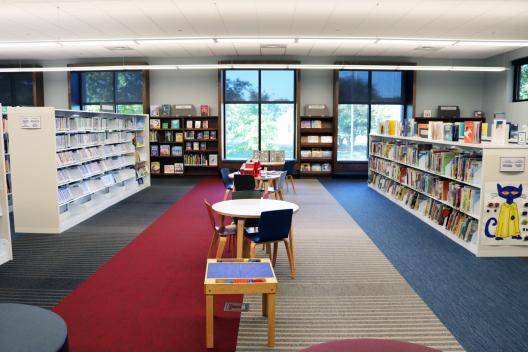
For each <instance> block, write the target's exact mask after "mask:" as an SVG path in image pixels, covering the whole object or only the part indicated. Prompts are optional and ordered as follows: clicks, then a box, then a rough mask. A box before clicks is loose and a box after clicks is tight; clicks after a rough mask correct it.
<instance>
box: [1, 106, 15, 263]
mask: <svg viewBox="0 0 528 352" xmlns="http://www.w3.org/2000/svg"><path fill="white" fill-rule="evenodd" d="M0 108H1V105H0ZM0 135H2V141H1V143H0V156H2V159H4V160H6V162H5V163H4V164H3V165H1V166H0V174H3V175H5V177H3V178H2V180H0V265H2V264H4V263H6V262H8V261H10V260H11V259H13V249H12V245H11V225H10V221H9V203H8V198H9V193H10V190H9V188H8V182H10V178H11V175H10V173H9V170H8V169H7V168H6V167H8V165H9V162H8V160H9V154H8V152H9V149H5V148H6V147H7V145H8V144H7V143H8V138H7V136H8V135H7V116H2V124H1V126H0ZM7 148H8V147H7Z"/></svg>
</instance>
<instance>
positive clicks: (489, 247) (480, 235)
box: [369, 133, 528, 257]
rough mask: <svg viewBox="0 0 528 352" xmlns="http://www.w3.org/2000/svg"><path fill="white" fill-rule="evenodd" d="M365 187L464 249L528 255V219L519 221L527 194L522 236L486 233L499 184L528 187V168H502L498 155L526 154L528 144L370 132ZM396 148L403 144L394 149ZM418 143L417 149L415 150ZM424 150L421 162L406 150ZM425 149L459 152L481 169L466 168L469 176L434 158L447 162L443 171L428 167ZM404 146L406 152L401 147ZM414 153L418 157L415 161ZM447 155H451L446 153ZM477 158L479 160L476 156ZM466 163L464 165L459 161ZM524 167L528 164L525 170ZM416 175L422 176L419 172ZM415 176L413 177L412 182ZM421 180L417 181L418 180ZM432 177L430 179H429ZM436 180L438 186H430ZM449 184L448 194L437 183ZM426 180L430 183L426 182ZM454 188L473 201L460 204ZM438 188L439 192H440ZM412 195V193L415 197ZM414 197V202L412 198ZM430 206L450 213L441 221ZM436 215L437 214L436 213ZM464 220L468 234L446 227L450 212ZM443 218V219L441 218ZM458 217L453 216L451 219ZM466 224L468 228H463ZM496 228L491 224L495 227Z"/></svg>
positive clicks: (487, 254)
mask: <svg viewBox="0 0 528 352" xmlns="http://www.w3.org/2000/svg"><path fill="white" fill-rule="evenodd" d="M369 143H370V144H369V151H370V153H369V154H370V157H369V187H370V188H371V189H373V190H375V191H376V192H378V193H380V194H382V195H383V196H385V197H387V198H389V199H390V200H391V201H392V202H394V203H395V204H397V205H398V206H400V207H402V208H403V209H405V210H406V211H408V212H409V213H410V214H412V215H414V216H416V217H417V218H419V219H420V220H421V221H423V222H425V223H426V224H428V225H430V226H431V227H433V228H434V229H436V230H437V231H438V232H440V233H441V234H442V235H444V236H446V237H447V238H449V239H451V240H452V241H454V242H455V243H457V244H458V245H460V246H462V247H463V248H465V249H466V250H468V251H470V252H471V253H473V254H475V255H476V256H482V257H508V256H522V257H526V256H528V243H527V241H526V239H528V224H523V221H527V220H528V217H526V216H523V215H522V214H521V213H522V211H523V210H521V209H522V208H521V206H522V207H524V203H525V198H526V196H525V195H523V197H522V198H519V201H521V202H522V203H520V204H519V205H518V207H519V217H520V219H519V220H520V221H519V222H520V231H521V234H520V236H521V237H522V238H523V239H525V240H516V239H513V238H510V237H507V238H505V239H504V240H502V241H496V240H495V238H490V237H487V236H486V235H485V234H484V231H485V227H486V223H487V222H488V220H489V219H490V218H492V217H495V218H497V217H498V209H497V207H496V208H493V207H490V204H495V203H497V202H498V203H502V201H501V198H498V195H497V184H501V185H503V186H506V185H514V186H515V187H517V186H518V185H519V184H523V182H525V183H524V184H523V192H525V191H524V187H528V184H526V180H527V179H528V175H527V174H528V172H527V171H523V172H504V171H500V169H501V167H500V159H501V158H504V157H507V158H516V157H518V158H525V155H526V152H527V151H528V146H527V145H516V144H506V145H493V144H491V143H480V144H469V143H461V142H449V141H436V140H428V139H424V138H418V137H396V136H385V135H380V134H373V133H371V134H370V142H369ZM397 148H402V149H401V151H400V152H397ZM418 148H419V149H418ZM415 149H416V150H422V153H423V154H422V158H423V159H422V163H423V164H422V163H421V162H420V158H419V155H420V154H419V153H416V152H411V151H409V150H415ZM428 150H436V151H435V152H434V154H436V155H438V157H439V158H440V157H441V155H442V154H441V153H442V151H443V152H444V153H452V154H456V155H460V156H461V157H462V158H466V160H472V161H476V162H477V163H478V164H477V165H480V167H479V171H478V172H477V171H473V172H469V173H468V174H467V175H470V176H469V177H470V178H465V177H466V176H464V174H463V173H462V174H458V171H457V172H456V173H453V172H454V171H453V169H452V168H453V167H454V166H453V164H449V162H447V163H446V164H444V163H443V162H432V165H436V167H439V166H438V165H447V166H445V170H449V171H445V172H440V171H438V170H436V169H432V168H431V167H427V163H428V162H430V161H427V160H428V158H429V156H428V154H427V151H428ZM404 151H405V152H404ZM414 158H417V159H416V160H414ZM446 160H452V159H450V157H449V158H448V159H446ZM479 160H480V161H479ZM462 165H464V164H462ZM525 170H526V169H525ZM418 175H420V178H419V177H418ZM413 180H414V181H413ZM418 180H420V182H418ZM433 180H434V181H433ZM435 183H437V186H432V185H433V184H435ZM447 184H448V185H449V193H447V194H446V193H445V192H446V190H445V188H443V186H441V185H447ZM428 185H429V186H428ZM451 187H454V188H453V189H454V190H458V189H465V190H467V191H470V192H472V193H473V192H474V194H475V195H476V197H475V199H474V200H473V199H471V203H470V204H471V206H470V207H469V208H468V207H463V206H462V205H463V203H459V202H458V201H456V200H455V199H457V198H454V197H453V196H452V193H451V192H452V188H451ZM438 192H440V193H438ZM413 197H415V198H413ZM413 199H414V201H413ZM428 204H429V205H434V207H435V208H436V209H442V212H443V211H444V210H445V211H446V212H447V213H448V214H449V215H448V217H446V218H445V219H444V220H443V221H441V220H439V218H438V216H439V214H440V212H437V213H434V212H431V211H430V209H431V208H429V207H428ZM434 214H437V215H434ZM451 216H453V219H456V216H458V217H459V218H460V219H467V220H464V221H467V222H468V223H471V222H472V223H473V224H474V225H473V226H474V229H475V232H474V233H473V234H472V236H471V237H469V233H470V232H466V233H464V232H462V231H461V229H462V228H464V227H462V228H460V227H459V228H457V227H456V226H455V227H453V228H450V227H449V223H450V220H449V219H450V217H451ZM440 219H441V218H440ZM455 221H456V220H455ZM466 228H467V227H466ZM494 230H495V227H493V226H492V227H491V231H494Z"/></svg>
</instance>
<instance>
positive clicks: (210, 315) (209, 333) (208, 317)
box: [205, 295, 214, 348]
mask: <svg viewBox="0 0 528 352" xmlns="http://www.w3.org/2000/svg"><path fill="white" fill-rule="evenodd" d="M205 340H206V346H207V348H213V347H214V295H205Z"/></svg>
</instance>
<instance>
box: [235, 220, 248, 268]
mask: <svg viewBox="0 0 528 352" xmlns="http://www.w3.org/2000/svg"><path fill="white" fill-rule="evenodd" d="M245 223H246V219H243V218H238V221H237V234H236V236H237V252H236V257H237V258H239V259H240V258H243V255H242V245H243V244H244V225H245Z"/></svg>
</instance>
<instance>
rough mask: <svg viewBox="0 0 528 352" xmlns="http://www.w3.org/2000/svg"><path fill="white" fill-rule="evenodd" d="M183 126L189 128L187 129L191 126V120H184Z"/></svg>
mask: <svg viewBox="0 0 528 352" xmlns="http://www.w3.org/2000/svg"><path fill="white" fill-rule="evenodd" d="M185 128H189V129H191V128H193V122H192V120H186V121H185Z"/></svg>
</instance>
